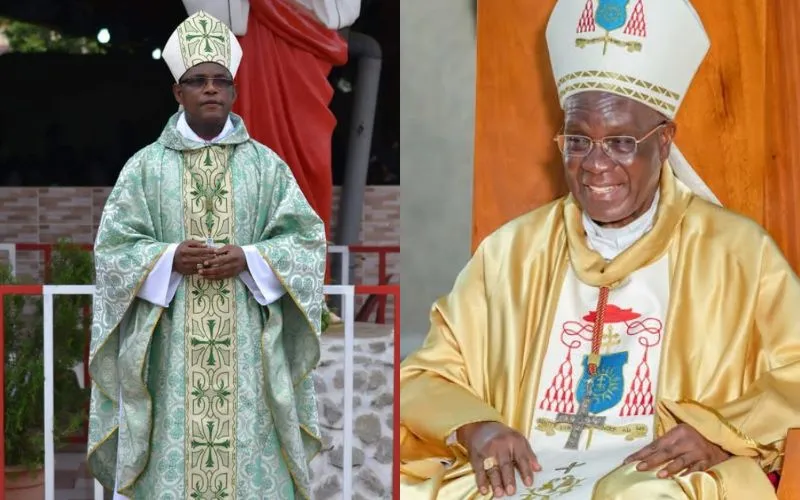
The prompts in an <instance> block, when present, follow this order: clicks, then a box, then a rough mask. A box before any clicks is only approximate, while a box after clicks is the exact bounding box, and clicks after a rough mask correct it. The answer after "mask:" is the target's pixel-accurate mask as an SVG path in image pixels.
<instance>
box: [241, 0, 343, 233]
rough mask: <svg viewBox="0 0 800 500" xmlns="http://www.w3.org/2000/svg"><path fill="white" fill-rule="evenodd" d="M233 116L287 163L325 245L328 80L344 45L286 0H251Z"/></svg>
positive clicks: (329, 188)
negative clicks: (315, 216)
mask: <svg viewBox="0 0 800 500" xmlns="http://www.w3.org/2000/svg"><path fill="white" fill-rule="evenodd" d="M239 43H241V45H242V51H243V53H244V57H243V58H242V63H241V65H240V66H239V71H238V74H237V75H236V84H237V90H238V97H237V100H236V103H235V104H234V108H233V109H234V112H235V113H236V114H238V115H240V116H241V117H242V118H243V119H244V123H245V125H246V126H247V130H248V132H249V133H250V135H251V137H253V139H255V140H257V141H258V142H260V143H262V144H264V145H266V146H267V147H269V148H270V149H272V150H273V151H275V152H276V153H277V154H278V155H280V157H281V158H283V160H284V161H285V162H286V163H288V164H289V167H290V168H291V169H292V172H293V173H294V176H295V178H296V179H297V183H298V184H299V185H300V189H301V190H302V191H303V194H304V195H305V196H306V198H308V201H309V203H310V204H311V207H312V208H313V209H314V210H315V211H316V212H317V214H318V215H319V216H320V217H321V218H322V220H323V221H325V228H326V232H327V233H328V239H329V240H330V222H331V210H332V198H333V178H332V173H331V137H332V135H333V129H334V127H335V126H336V118H335V117H334V116H333V113H331V111H330V109H329V107H328V105H329V104H330V101H331V98H333V89H332V88H331V86H330V84H329V83H328V74H329V73H330V71H331V69H332V68H333V66H340V65H343V64H345V63H346V62H347V43H346V42H345V41H344V39H342V37H340V36H339V34H338V33H337V32H336V31H333V30H330V29H328V28H326V27H325V26H324V25H322V24H321V23H320V22H318V21H317V20H316V19H314V18H313V17H312V15H311V14H310V13H307V12H305V11H304V10H302V8H301V7H298V6H296V5H294V4H292V3H291V2H289V1H288V0H250V17H249V20H248V23H247V33H246V34H245V35H244V36H242V37H239Z"/></svg>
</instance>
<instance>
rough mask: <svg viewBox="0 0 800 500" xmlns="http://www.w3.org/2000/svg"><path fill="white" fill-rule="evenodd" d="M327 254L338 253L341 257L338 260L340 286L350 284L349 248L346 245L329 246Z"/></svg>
mask: <svg viewBox="0 0 800 500" xmlns="http://www.w3.org/2000/svg"><path fill="white" fill-rule="evenodd" d="M328 253H338V254H341V255H342V258H341V259H339V261H340V262H339V267H340V269H341V272H342V276H341V279H342V285H349V284H350V247H348V246H347V245H330V246H329V247H328Z"/></svg>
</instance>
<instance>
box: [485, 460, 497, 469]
mask: <svg viewBox="0 0 800 500" xmlns="http://www.w3.org/2000/svg"><path fill="white" fill-rule="evenodd" d="M497 467H498V465H497V459H496V458H494V457H489V458H485V459H484V460H483V470H485V471H490V470H492V469H495V468H497Z"/></svg>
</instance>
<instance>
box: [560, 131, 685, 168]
mask: <svg viewBox="0 0 800 500" xmlns="http://www.w3.org/2000/svg"><path fill="white" fill-rule="evenodd" d="M668 124H669V122H662V123H660V124H658V125H656V127H655V128H653V129H652V130H651V131H650V132H648V133H646V134H645V135H644V136H642V137H640V138H639V139H637V138H636V137H633V136H630V135H609V136H606V137H603V138H600V139H592V138H591V137H587V136H585V135H575V134H559V135H557V136H556V137H555V138H554V139H553V140H554V141H555V142H556V144H558V149H559V150H560V151H561V154H562V155H564V157H565V158H567V157H572V158H576V157H577V158H582V157H585V156H588V155H589V153H591V152H592V149H593V148H594V145H595V144H599V145H600V148H602V150H603V152H604V153H605V154H606V155H608V157H609V158H611V159H612V160H621V161H624V160H629V159H630V158H632V157H633V156H634V155H635V154H636V151H637V149H638V147H639V144H640V143H642V142H644V141H646V140H647V139H649V138H650V137H651V136H652V135H653V134H655V133H656V131H658V130H660V129H661V128H662V127H665V126H667V125H668Z"/></svg>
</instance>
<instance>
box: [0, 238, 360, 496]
mask: <svg viewBox="0 0 800 500" xmlns="http://www.w3.org/2000/svg"><path fill="white" fill-rule="evenodd" d="M345 255H347V254H346V253H345ZM343 257H344V256H343ZM343 260H344V259H343ZM324 293H325V294H326V295H339V296H342V297H343V298H344V300H343V304H342V319H343V321H344V429H343V442H342V448H343V457H342V473H343V478H342V498H344V499H345V500H349V499H350V498H352V496H353V371H354V366H353V344H354V319H355V302H354V297H355V287H353V286H352V285H329V286H325V289H324ZM93 294H94V285H44V286H43V287H42V295H43V301H44V435H45V441H44V463H45V467H44V473H45V482H44V491H45V495H44V498H45V500H55V444H54V442H53V419H54V410H55V408H54V398H53V392H54V383H53V338H54V337H53V297H55V296H56V295H93ZM0 321H2V318H0ZM103 496H104V492H103V487H102V486H101V485H100V483H99V482H97V481H95V485H94V498H95V500H102V499H103Z"/></svg>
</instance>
